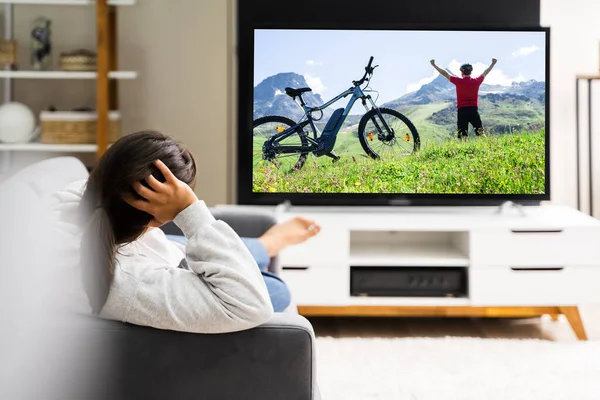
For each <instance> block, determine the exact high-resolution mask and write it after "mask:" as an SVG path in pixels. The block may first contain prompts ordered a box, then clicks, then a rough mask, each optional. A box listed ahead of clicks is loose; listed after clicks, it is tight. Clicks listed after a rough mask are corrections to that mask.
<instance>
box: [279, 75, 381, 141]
mask: <svg viewBox="0 0 600 400" xmlns="http://www.w3.org/2000/svg"><path fill="white" fill-rule="evenodd" d="M350 95H352V97H351V98H350V101H348V105H347V106H346V108H345V109H344V112H343V113H342V116H341V118H340V122H339V123H338V125H339V126H340V127H341V126H342V125H343V123H344V121H345V120H346V117H347V116H348V114H349V113H350V110H351V109H352V107H353V106H354V103H355V102H356V101H357V100H359V99H362V100H363V105H364V106H365V109H366V110H367V111H369V108H368V107H367V105H366V100H369V102H370V103H371V106H372V107H373V108H377V106H376V105H375V102H374V101H373V99H372V98H371V96H370V95H365V93H364V92H363V90H362V88H361V87H360V86H355V87H351V88H349V89H348V90H346V91H344V92H343V93H341V94H339V95H337V96H336V97H334V98H333V99H331V100H329V101H328V102H326V103H324V104H322V105H320V106H318V107H309V106H307V105H306V104H304V105H302V104H300V106H301V107H302V109H303V110H304V116H303V117H302V118H301V119H300V122H298V123H297V124H296V125H294V126H292V127H290V128H288V129H286V130H285V131H283V132H281V133H278V134H277V135H274V136H272V137H271V139H269V142H270V143H274V142H280V141H282V140H284V139H286V138H288V137H290V136H292V135H294V134H295V133H296V132H297V130H298V129H302V128H304V127H305V126H306V125H309V124H310V127H311V129H312V131H313V136H314V138H311V137H310V136H308V134H307V135H306V139H307V140H308V142H309V143H310V144H312V145H314V146H318V145H319V142H318V136H317V132H318V129H317V127H316V126H315V122H314V120H313V118H312V116H311V113H313V112H315V111H322V110H324V109H326V108H328V107H329V106H331V105H332V104H333V103H335V102H336V101H338V100H340V99H343V98H344V97H347V96H350ZM338 131H339V128H338ZM334 134H337V131H336V132H334ZM278 149H281V152H282V153H295V152H301V151H311V150H312V147H311V146H310V145H309V146H287V145H283V146H280V147H278Z"/></svg>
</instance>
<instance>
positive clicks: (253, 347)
mask: <svg viewBox="0 0 600 400" xmlns="http://www.w3.org/2000/svg"><path fill="white" fill-rule="evenodd" d="M90 324H92V325H93V326H94V329H95V330H101V332H102V336H103V337H105V338H108V339H109V343H110V346H111V351H110V353H111V354H113V357H112V359H113V362H112V363H111V364H113V365H112V367H111V369H110V371H109V374H108V376H107V374H106V371H101V373H100V374H99V375H102V376H103V377H105V379H107V380H108V382H110V383H109V385H108V386H107V387H110V392H111V393H110V395H111V398H118V399H121V398H123V399H125V398H127V399H137V398H140V399H142V398H156V399H163V398H164V399H189V398H195V399H207V400H209V399H210V400H219V399H223V400H225V399H240V398H243V399H246V400H255V399H256V400H259V399H260V400H265V399H293V400H316V399H318V398H319V394H318V390H317V386H316V373H315V345H314V333H313V330H312V326H311V325H310V323H309V322H308V321H307V320H306V319H304V318H303V317H301V316H299V315H295V314H283V313H277V314H274V316H273V318H272V319H271V320H270V321H269V322H267V323H265V324H263V325H260V326H258V327H256V328H254V329H249V330H246V331H241V332H233V333H226V334H218V335H204V334H191V333H183V332H174V331H166V330H159V329H154V328H147V327H140V326H135V325H129V324H124V323H121V322H115V321H106V320H99V319H92V318H90Z"/></svg>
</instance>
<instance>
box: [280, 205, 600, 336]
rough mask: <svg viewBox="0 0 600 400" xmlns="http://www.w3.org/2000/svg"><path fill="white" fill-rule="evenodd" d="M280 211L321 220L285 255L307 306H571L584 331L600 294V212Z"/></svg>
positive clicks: (379, 310) (451, 312) (546, 309)
mask: <svg viewBox="0 0 600 400" xmlns="http://www.w3.org/2000/svg"><path fill="white" fill-rule="evenodd" d="M276 215H277V218H278V219H279V220H280V221H284V220H287V219H289V218H292V217H294V216H296V215H300V216H303V217H307V218H314V219H315V220H316V221H317V222H318V223H319V224H320V225H321V233H320V234H319V235H318V236H316V237H314V238H312V239H310V240H309V241H307V242H306V243H303V244H300V245H297V246H292V247H290V248H287V249H285V250H284V251H283V252H282V253H281V255H280V262H281V265H282V271H281V276H282V278H283V279H284V280H285V281H286V282H287V283H288V285H289V287H290V289H291V292H292V296H293V298H294V301H295V303H296V304H297V305H298V308H299V312H300V313H301V314H302V315H304V316H440V317H441V316H443V317H535V316H541V315H544V314H548V315H551V316H552V317H553V318H557V316H558V315H560V314H563V315H565V316H566V318H567V320H568V321H569V323H570V324H571V326H572V328H573V330H574V331H575V333H576V335H577V337H578V338H579V339H581V340H585V339H586V333H585V330H584V327H583V324H582V322H581V318H580V315H579V312H578V308H577V306H578V305H579V304H585V303H596V302H598V301H599V300H600V246H599V245H598V243H600V221H598V220H596V219H594V218H592V217H590V216H588V215H586V214H584V213H582V212H579V211H577V210H574V209H572V208H569V207H564V206H555V205H542V206H527V207H522V213H521V212H508V211H505V212H502V213H498V212H497V208H496V207H480V208H468V207H465V208H461V207H456V208H449V207H448V208H444V207H428V208H425V207H424V208H407V209H402V210H398V209H388V210H387V211H385V210H381V209H378V210H370V209H368V208H359V207H354V208H350V207H348V208H346V209H343V208H337V207H336V208H335V209H328V208H327V207H321V208H311V207H298V208H296V207H287V208H279V209H278V212H277V214H276ZM369 268H372V269H373V273H372V274H369V273H368V272H369ZM428 268H430V269H431V270H428ZM444 268H448V271H450V269H452V270H453V271H458V272H457V273H458V275H451V274H450V275H448V274H446V275H444V274H443V272H444V270H443V269H444ZM376 269H377V270H376ZM359 271H360V274H359V273H358V272H359ZM365 271H366V273H365ZM407 271H408V272H407ZM428 271H429V272H428ZM436 271H437V272H436ZM439 271H441V272H440V274H441V275H435V274H437V273H438V272H439ZM460 271H464V273H462V274H461V273H460ZM434 272H435V273H434ZM382 274H383V275H382ZM443 275H444V276H446V277H445V278H444V277H442V276H443ZM459 276H463V277H464V282H462V281H460V279H463V278H460V277H459ZM353 289H354V290H355V292H354V293H353V292H352V290H353ZM415 289H418V290H415ZM446 290H447V292H446ZM419 293H420V294H419ZM428 293H429V294H428Z"/></svg>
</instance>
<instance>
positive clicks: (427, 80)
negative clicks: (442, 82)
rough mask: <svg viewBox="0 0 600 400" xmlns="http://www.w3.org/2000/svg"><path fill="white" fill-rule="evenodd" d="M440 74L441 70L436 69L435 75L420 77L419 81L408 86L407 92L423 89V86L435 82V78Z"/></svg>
mask: <svg viewBox="0 0 600 400" xmlns="http://www.w3.org/2000/svg"><path fill="white" fill-rule="evenodd" d="M439 75H440V74H439V72H437V71H435V70H434V72H433V76H428V77H427V78H423V79H420V80H419V81H418V82H415V83H411V84H409V85H408V86H406V93H412V92H416V91H417V90H419V89H421V86H423V85H427V84H428V83H431V82H433V80H434V79H435V78H437V77H438V76H439Z"/></svg>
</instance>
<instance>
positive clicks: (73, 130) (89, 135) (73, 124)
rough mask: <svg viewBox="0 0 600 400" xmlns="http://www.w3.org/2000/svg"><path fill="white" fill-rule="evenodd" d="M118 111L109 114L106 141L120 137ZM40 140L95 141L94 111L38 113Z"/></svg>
mask: <svg viewBox="0 0 600 400" xmlns="http://www.w3.org/2000/svg"><path fill="white" fill-rule="evenodd" d="M120 120H121V115H120V113H119V112H116V111H113V112H111V113H110V114H109V122H108V142H109V143H112V142H115V141H116V140H117V139H118V138H119V137H120V130H121V128H120V125H121V124H120ZM40 123H41V124H40V125H41V134H40V141H41V142H42V143H47V144H91V143H96V113H94V112H78V111H69V112H53V111H42V113H41V114H40Z"/></svg>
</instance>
